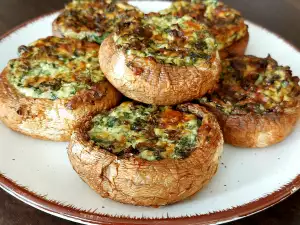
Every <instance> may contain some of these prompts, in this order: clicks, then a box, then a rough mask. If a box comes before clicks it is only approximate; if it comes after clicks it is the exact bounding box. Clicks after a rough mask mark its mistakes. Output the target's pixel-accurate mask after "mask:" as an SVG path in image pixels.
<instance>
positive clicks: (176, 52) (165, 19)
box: [114, 13, 216, 66]
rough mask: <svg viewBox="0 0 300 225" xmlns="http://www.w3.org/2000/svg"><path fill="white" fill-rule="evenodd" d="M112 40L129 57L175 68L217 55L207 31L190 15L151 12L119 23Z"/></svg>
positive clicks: (214, 45)
mask: <svg viewBox="0 0 300 225" xmlns="http://www.w3.org/2000/svg"><path fill="white" fill-rule="evenodd" d="M114 41H115V43H116V45H117V47H118V48H119V49H122V50H124V51H125V52H126V54H128V55H134V56H138V57H142V58H147V59H150V60H155V61H157V62H159V63H163V64H171V65H176V66H192V65H196V64H198V63H203V62H208V60H209V59H210V58H211V57H212V56H213V55H214V54H215V52H216V43H215V39H214V37H213V36H212V35H211V34H210V32H209V31H208V28H207V27H206V26H205V25H204V24H200V23H198V22H196V21H195V20H193V19H192V18H191V17H189V16H184V17H181V18H177V17H175V16H172V15H165V16H164V15H160V14H155V13H151V14H148V15H146V16H145V17H144V18H142V19H137V20H132V21H127V22H124V23H121V24H119V26H118V28H117V32H116V34H115V36H114Z"/></svg>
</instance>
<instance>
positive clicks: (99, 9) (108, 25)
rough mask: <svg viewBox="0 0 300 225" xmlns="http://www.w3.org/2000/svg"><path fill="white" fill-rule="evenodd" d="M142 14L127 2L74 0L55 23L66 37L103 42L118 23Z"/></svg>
mask: <svg viewBox="0 0 300 225" xmlns="http://www.w3.org/2000/svg"><path fill="white" fill-rule="evenodd" d="M142 15H143V13H142V12H141V11H139V10H138V9H137V8H135V7H133V6H131V5H129V4H127V3H125V2H116V1H101V0H94V1H92V0H90V1H79V0H73V1H72V2H71V3H69V4H68V5H66V7H65V10H64V11H63V13H62V14H61V15H60V16H59V17H58V18H57V19H56V21H55V23H56V24H57V26H58V27H59V30H60V32H61V33H62V34H63V35H64V36H65V37H72V38H76V39H80V40H83V39H87V40H88V41H91V42H97V43H98V44H101V43H102V41H103V40H104V39H105V38H106V37H107V36H108V35H109V34H110V33H111V32H113V31H114V29H115V27H116V24H118V23H120V22H121V21H124V20H127V19H130V18H134V17H141V16H142Z"/></svg>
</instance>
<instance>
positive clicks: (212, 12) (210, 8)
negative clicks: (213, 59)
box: [161, 0, 249, 58]
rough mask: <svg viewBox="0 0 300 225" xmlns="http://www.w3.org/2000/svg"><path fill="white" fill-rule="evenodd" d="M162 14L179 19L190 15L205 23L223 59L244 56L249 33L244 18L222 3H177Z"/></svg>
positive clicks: (205, 1) (206, 0)
mask: <svg viewBox="0 0 300 225" xmlns="http://www.w3.org/2000/svg"><path fill="white" fill-rule="evenodd" d="M161 13H163V14H171V15H175V16H179V17H182V16H184V15H189V16H191V17H193V18H194V19H196V20H197V21H199V22H202V23H205V24H206V25H207V26H208V27H209V28H210V30H211V32H212V33H213V35H214V36H215V37H216V41H217V44H218V50H219V51H220V55H221V58H226V57H230V56H231V57H232V56H242V55H243V54H244V52H245V50H246V47H247V44H248V39H249V37H248V36H249V33H248V28H247V25H246V24H245V22H244V18H243V17H242V16H241V14H240V12H238V11H237V10H235V9H233V8H230V7H229V6H227V5H226V4H224V3H223V2H221V1H211V0H193V1H176V2H174V3H172V5H171V6H170V7H169V8H168V9H165V10H163V11H161Z"/></svg>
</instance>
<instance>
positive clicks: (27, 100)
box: [0, 70, 122, 141]
mask: <svg viewBox="0 0 300 225" xmlns="http://www.w3.org/2000/svg"><path fill="white" fill-rule="evenodd" d="M6 75H7V71H6V70H4V71H3V72H2V74H1V77H0V120H1V121H2V122H3V123H4V124H5V125H6V126H7V127H9V128H11V129H12V130H15V131H17V132H20V133H23V134H25V135H29V136H31V137H34V138H39V139H44V140H52V141H69V140H70V137H71V134H72V132H73V129H74V126H75V124H76V123H77V122H78V120H79V119H81V118H82V117H84V116H85V115H87V114H89V113H91V112H99V111H103V110H106V109H110V108H112V107H114V106H116V105H117V104H119V102H120V100H121V97H122V95H121V94H120V93H119V92H118V91H117V90H116V89H115V88H114V87H113V86H112V85H111V84H110V83H109V82H108V81H103V82H101V83H99V84H98V85H95V86H94V89H93V90H90V91H88V90H86V91H82V92H81V93H80V94H77V95H76V96H73V97H72V98H69V99H56V100H50V99H42V98H31V97H26V96H24V95H23V94H20V93H19V92H18V91H17V90H16V89H15V88H14V87H13V86H12V85H11V84H10V83H9V82H8V80H7V76H6Z"/></svg>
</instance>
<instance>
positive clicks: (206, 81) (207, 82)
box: [99, 35, 221, 105]
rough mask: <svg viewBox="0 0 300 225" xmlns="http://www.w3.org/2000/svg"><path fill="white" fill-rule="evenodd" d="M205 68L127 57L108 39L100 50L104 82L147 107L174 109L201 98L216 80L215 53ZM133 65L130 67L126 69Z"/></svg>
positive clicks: (217, 73) (216, 64)
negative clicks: (175, 106)
mask: <svg viewBox="0 0 300 225" xmlns="http://www.w3.org/2000/svg"><path fill="white" fill-rule="evenodd" d="M210 60H211V61H210V62H209V63H207V64H202V65H200V66H198V65H197V66H173V65H169V64H160V63H157V62H155V61H154V60H149V59H144V58H140V57H136V56H127V55H126V54H125V53H124V52H123V51H121V50H118V49H117V47H116V44H115V43H114V41H113V38H112V35H111V36H109V37H108V38H107V39H105V40H104V42H103V43H102V45H101V47H100V53H99V61H100V67H101V69H102V71H103V73H104V74H105V76H106V78H107V79H108V80H109V81H110V82H111V83H112V84H113V85H114V86H115V87H116V88H117V89H118V90H119V91H120V92H122V93H123V94H124V95H125V96H127V97H129V98H131V99H134V100H136V101H140V102H143V103H147V104H156V105H174V104H179V103H183V102H186V101H190V100H192V99H195V98H198V97H201V96H203V95H204V94H205V93H206V92H207V91H209V90H211V89H213V88H214V86H215V85H216V83H217V81H218V80H219V74H220V71H221V63H220V58H219V55H218V53H216V55H214V56H213V57H212V59H210ZM128 62H133V67H134V69H132V68H129V67H128Z"/></svg>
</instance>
